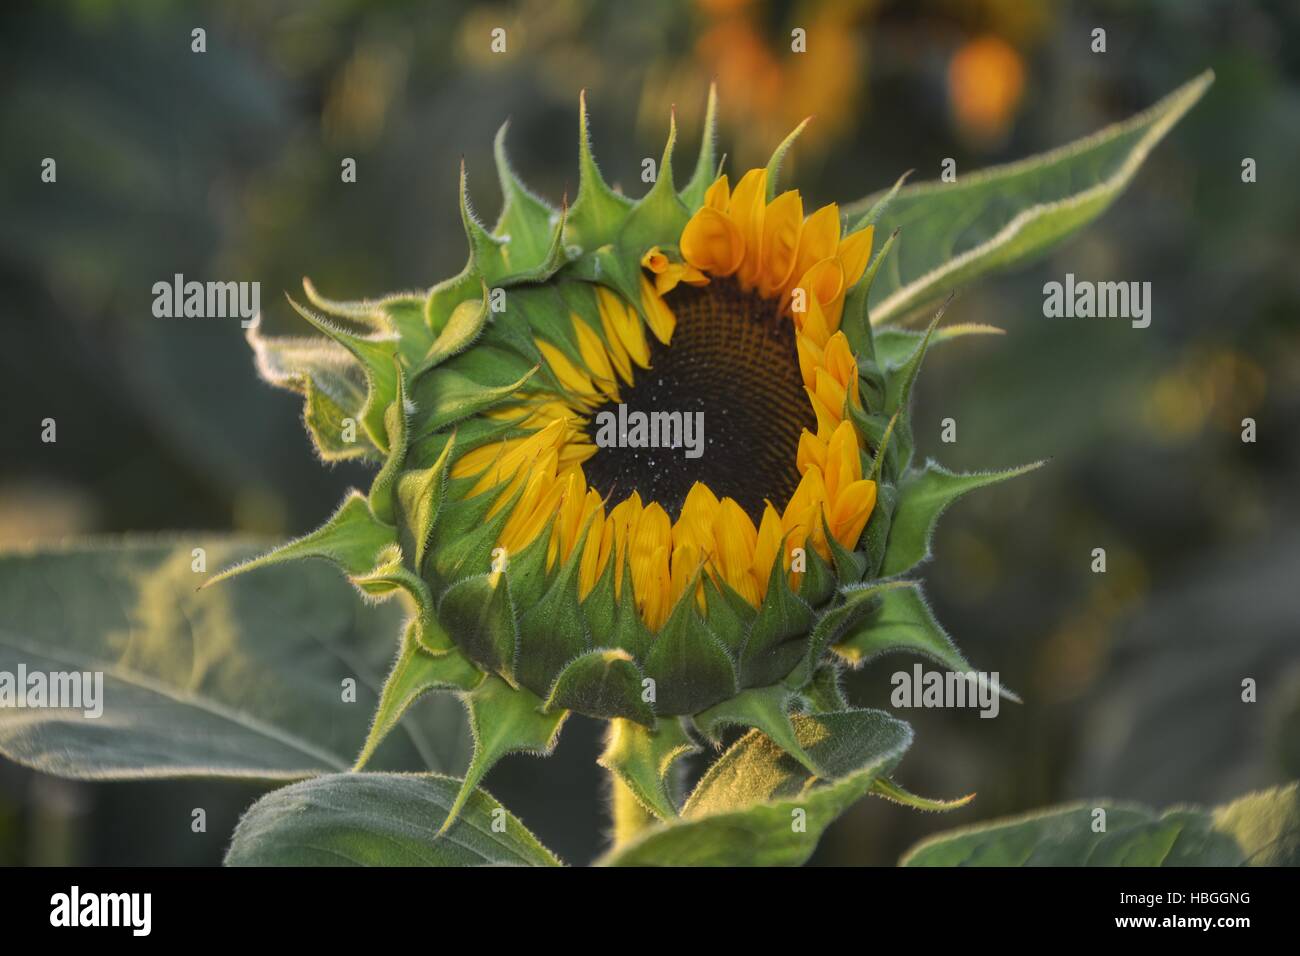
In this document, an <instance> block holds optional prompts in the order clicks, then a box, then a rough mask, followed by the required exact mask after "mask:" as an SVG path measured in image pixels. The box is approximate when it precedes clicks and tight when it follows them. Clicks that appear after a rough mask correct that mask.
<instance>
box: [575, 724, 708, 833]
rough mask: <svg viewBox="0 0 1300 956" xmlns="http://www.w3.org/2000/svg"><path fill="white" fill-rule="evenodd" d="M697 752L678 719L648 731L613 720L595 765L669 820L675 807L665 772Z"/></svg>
mask: <svg viewBox="0 0 1300 956" xmlns="http://www.w3.org/2000/svg"><path fill="white" fill-rule="evenodd" d="M699 749H700V748H699V747H697V746H696V745H695V742H694V741H692V740H691V737H690V735H689V734H688V733H687V732H686V728H685V727H683V726H682V722H681V721H680V720H675V719H671V718H670V719H665V720H661V721H659V722H658V725H657V726H656V727H655V728H654V729H651V728H649V727H644V726H642V725H641V724H639V723H635V722H633V721H631V720H622V719H619V718H615V719H614V720H611V721H610V722H609V729H608V731H607V732H606V735H605V750H604V752H603V753H602V754H601V755H600V758H599V759H598V760H597V761H596V762H597V763H598V764H600V766H602V767H604V768H605V769H606V770H608V771H609V772H610V773H612V774H615V775H617V776H618V778H619V780H621V781H622V782H623V783H624V784H626V785H627V788H628V789H629V790H631V791H632V793H633V795H634V796H635V797H636V798H637V800H639V801H640V802H641V804H642V805H643V806H644V807H645V808H646V809H647V810H648V811H650V812H651V813H653V814H654V815H655V816H657V817H658V818H659V819H661V820H671V819H673V818H674V817H676V816H677V806H676V803H675V802H674V800H673V797H672V794H671V793H669V790H668V771H669V770H670V769H671V767H672V765H673V762H674V761H675V760H677V759H678V758H680V757H684V756H686V755H687V754H692V753H698V752H699Z"/></svg>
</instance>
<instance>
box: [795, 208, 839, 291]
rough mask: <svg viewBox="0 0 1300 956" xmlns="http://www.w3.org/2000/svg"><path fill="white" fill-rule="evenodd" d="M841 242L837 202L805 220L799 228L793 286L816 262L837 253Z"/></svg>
mask: <svg viewBox="0 0 1300 956" xmlns="http://www.w3.org/2000/svg"><path fill="white" fill-rule="evenodd" d="M839 244H840V207H839V206H837V205H836V204H835V203H831V204H830V205H829V206H822V208H821V209H818V210H817V211H816V212H815V213H813V214H812V215H811V216H809V217H808V218H807V219H805V220H804V224H803V228H802V229H800V230H799V251H798V252H797V253H796V255H795V260H794V269H793V270H791V272H790V280H791V282H790V284H791V286H793V285H795V284H797V283H798V280H800V279H802V278H803V275H804V273H805V272H807V271H808V270H809V269H811V268H812V267H813V265H814V264H816V263H818V262H821V261H822V260H823V259H829V258H830V257H831V256H833V255H835V252H836V250H837V249H838V248H839Z"/></svg>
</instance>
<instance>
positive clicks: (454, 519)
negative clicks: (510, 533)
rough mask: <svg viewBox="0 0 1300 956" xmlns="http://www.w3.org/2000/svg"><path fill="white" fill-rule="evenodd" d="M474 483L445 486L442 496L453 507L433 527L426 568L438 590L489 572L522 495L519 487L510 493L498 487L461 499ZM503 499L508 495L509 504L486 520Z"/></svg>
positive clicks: (462, 480)
mask: <svg viewBox="0 0 1300 956" xmlns="http://www.w3.org/2000/svg"><path fill="white" fill-rule="evenodd" d="M477 481H478V477H477V476H473V477H470V478H451V479H449V480H448V482H447V489H446V491H445V492H444V495H445V497H446V498H447V499H450V500H452V501H454V502H456V505H455V507H453V508H446V509H443V511H442V513H440V515H439V518H438V521H437V522H436V523H435V524H434V526H433V537H432V538H431V539H430V544H429V549H428V550H429V566H428V568H426V572H427V573H429V576H430V577H431V578H432V579H433V580H434V581H436V582H437V583H438V584H440V585H442V586H446V585H450V584H452V583H454V582H456V581H459V580H460V579H461V578H463V577H468V576H471V575H477V574H483V573H485V572H487V571H490V570H492V567H493V565H492V551H493V550H494V549H495V548H496V546H497V540H498V539H499V538H500V537H501V531H502V529H503V528H504V527H505V524H506V522H507V521H509V520H510V513H511V511H513V510H514V506H515V505H516V504H517V503H518V501H519V497H520V495H522V494H523V493H524V492H523V488H522V487H519V488H515V489H514V490H513V491H512V490H511V489H510V486H509V485H504V486H501V485H499V486H497V487H495V488H489V489H487V490H486V491H483V492H482V493H480V494H477V495H475V496H474V497H472V498H465V497H463V496H464V494H465V493H467V492H468V491H469V489H470V488H472V487H473V485H474V483H475V482H477ZM504 495H509V496H510V498H509V500H508V501H506V502H505V503H504V506H503V507H501V508H499V509H498V510H497V512H496V514H494V515H491V516H490V517H489V516H488V512H489V511H491V510H492V506H493V505H494V504H495V503H496V502H497V501H498V499H500V498H501V497H502V496H504Z"/></svg>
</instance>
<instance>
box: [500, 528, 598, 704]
mask: <svg viewBox="0 0 1300 956" xmlns="http://www.w3.org/2000/svg"><path fill="white" fill-rule="evenodd" d="M550 537H551V535H550V530H549V527H548V529H547V530H545V531H543V532H542V533H541V534H539V535H538V536H537V539H536V540H535V541H534V542H533V544H534V545H537V546H538V553H539V555H540V556H541V558H543V559H544V558H545V554H546V551H547V546H548V544H549V541H550ZM581 559H582V548H581V547H575V548H574V549H573V553H572V554H571V555H569V558H568V560H566V561H565V562H564V564H563V565H562V566H561V567H560V570H559V571H558V572H557V573H556V574H555V575H553V576H552V577H551V578H550V580H549V581H544V582H542V583H544V585H545V588H544V590H543V591H542V593H541V595H540V596H539V597H538V598H536V599H535V600H534V599H531V598H530V597H529V596H528V594H527V592H526V591H525V592H521V593H520V595H519V597H518V598H517V599H516V601H517V606H519V607H520V608H523V610H522V611H521V613H520V614H519V619H518V620H519V628H518V629H519V656H518V659H517V665H516V666H517V675H518V677H519V680H520V682H521V683H523V684H525V685H526V686H528V687H531V688H533V689H534V690H536V691H537V692H538V693H540V694H545V693H546V692H547V691H548V690H549V689H550V688H551V685H552V684H553V683H554V682H555V679H556V678H557V677H558V676H559V674H560V672H561V671H562V670H564V668H565V665H567V664H568V663H569V662H570V661H572V660H573V659H574V658H575V657H577V656H578V655H580V654H582V653H584V652H585V651H587V650H590V649H591V643H592V642H591V635H590V634H589V633H588V631H587V620H586V618H585V617H584V616H583V613H582V608H581V607H579V605H578V567H579V564H580V563H581ZM507 577H512V575H511V572H509V571H507ZM513 586H514V581H513V578H512V580H511V587H512V588H513Z"/></svg>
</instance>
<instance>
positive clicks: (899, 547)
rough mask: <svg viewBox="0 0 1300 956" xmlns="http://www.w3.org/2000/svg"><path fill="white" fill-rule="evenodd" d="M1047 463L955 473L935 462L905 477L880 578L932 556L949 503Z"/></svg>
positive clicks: (900, 572)
mask: <svg viewBox="0 0 1300 956" xmlns="http://www.w3.org/2000/svg"><path fill="white" fill-rule="evenodd" d="M1044 464H1046V462H1045V461H1036V462H1033V463H1032V464H1028V465H1021V466H1020V467H1019V468H1008V469H1006V470H1005V471H980V472H973V473H971V474H961V475H959V474H955V473H954V472H951V471H948V469H946V468H944V467H943V466H942V465H940V464H938V463H937V462H935V461H927V462H926V464H925V467H924V468H922V469H920V470H919V471H918V470H913V471H911V472H909V473H908V474H907V475H905V476H904V478H903V480H902V481H901V482H900V483H899V486H898V505H897V507H896V508H895V510H894V518H893V522H892V523H891V525H890V528H889V541H888V543H887V544H886V546H885V560H884V563H883V564H882V565H881V567H880V576H881V577H893V576H895V575H898V574H903V573H905V572H907V571H910V570H911V569H912V568H914V567H916V566H917V565H918V564H920V563H921V562H922V561H924V560H926V559H927V558H928V557H929V556H930V538H931V536H932V535H933V534H934V526H935V524H936V523H937V522H938V520H939V516H940V515H941V514H943V512H944V510H945V509H946V508H947V507H948V505H950V504H952V503H953V502H954V501H956V500H957V499H958V498H960V497H961V496H962V495H964V494H966V492H968V491H973V490H974V489H976V488H983V487H985V486H987V485H995V484H997V483H998V482H999V481H1006V480H1007V479H1008V478H1015V477H1018V476H1019V475H1024V474H1028V473H1029V472H1031V471H1033V470H1034V469H1036V468H1039V467H1041V466H1042V465H1044Z"/></svg>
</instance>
